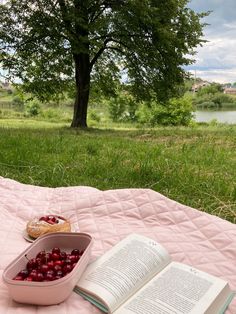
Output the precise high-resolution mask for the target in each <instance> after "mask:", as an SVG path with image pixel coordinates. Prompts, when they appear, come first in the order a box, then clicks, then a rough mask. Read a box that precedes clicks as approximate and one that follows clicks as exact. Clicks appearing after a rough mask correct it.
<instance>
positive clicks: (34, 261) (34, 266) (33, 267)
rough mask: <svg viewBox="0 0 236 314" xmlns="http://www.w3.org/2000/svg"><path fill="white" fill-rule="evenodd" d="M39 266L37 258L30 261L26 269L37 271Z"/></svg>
mask: <svg viewBox="0 0 236 314" xmlns="http://www.w3.org/2000/svg"><path fill="white" fill-rule="evenodd" d="M26 258H27V257H26ZM37 266H38V264H37V261H36V258H31V259H30V260H28V263H27V265H26V268H27V269H35V268H37Z"/></svg>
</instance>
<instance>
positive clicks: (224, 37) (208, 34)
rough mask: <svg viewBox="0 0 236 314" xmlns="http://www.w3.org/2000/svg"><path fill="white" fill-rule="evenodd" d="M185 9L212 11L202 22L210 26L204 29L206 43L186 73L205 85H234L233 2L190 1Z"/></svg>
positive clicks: (235, 8)
mask: <svg viewBox="0 0 236 314" xmlns="http://www.w3.org/2000/svg"><path fill="white" fill-rule="evenodd" d="M188 7H190V8H191V9H193V10H194V11H196V12H205V11H212V12H211V13H210V15H209V16H208V17H206V18H204V20H203V21H204V22H206V23H209V24H210V25H208V26H206V27H205V29H204V39H206V40H208V42H207V43H205V44H204V45H203V47H198V48H197V54H196V55H195V56H194V58H195V60H196V62H195V63H194V64H193V65H191V66H188V67H187V70H189V71H190V72H191V73H193V74H194V73H195V71H196V76H197V77H200V78H202V79H203V80H207V81H209V82H218V83H228V82H229V83H234V82H236V0H190V2H189V4H188Z"/></svg>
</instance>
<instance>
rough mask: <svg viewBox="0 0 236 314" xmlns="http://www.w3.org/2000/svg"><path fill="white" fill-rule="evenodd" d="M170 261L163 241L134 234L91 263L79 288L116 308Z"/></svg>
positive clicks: (111, 307) (113, 308)
mask: <svg viewBox="0 0 236 314" xmlns="http://www.w3.org/2000/svg"><path fill="white" fill-rule="evenodd" d="M169 262H170V256H169V254H168V252H167V251H166V250H165V249H164V248H163V247H162V246H161V245H160V244H158V243H157V242H155V241H154V240H152V239H149V238H146V237H144V236H140V235H136V234H131V235H130V236H128V237H127V238H125V239H124V240H122V241H121V242H119V243H118V244H117V245H115V246H114V247H113V248H112V249H111V250H110V251H108V252H107V253H105V254H104V255H103V256H102V257H101V258H99V259H98V260H96V261H95V262H94V263H92V264H90V265H89V266H88V268H87V270H86V271H85V273H84V275H83V276H82V278H81V279H80V281H79V282H78V284H77V288H76V291H77V292H78V290H81V291H82V292H83V293H84V292H85V293H87V294H89V293H91V295H97V296H98V297H100V298H102V299H103V300H104V303H105V304H107V305H108V307H109V309H110V310H111V311H114V310H115V309H116V308H117V307H119V306H120V304H121V303H123V302H124V301H125V300H127V299H128V298H129V297H130V296H131V295H132V294H133V293H135V292H136V291H137V290H138V289H140V287H142V286H143V285H144V284H145V283H146V282H147V281H149V280H150V279H151V278H152V277H153V276H154V275H155V274H156V273H158V272H159V271H161V269H163V268H164V267H165V266H166V265H167V264H168V263H169Z"/></svg>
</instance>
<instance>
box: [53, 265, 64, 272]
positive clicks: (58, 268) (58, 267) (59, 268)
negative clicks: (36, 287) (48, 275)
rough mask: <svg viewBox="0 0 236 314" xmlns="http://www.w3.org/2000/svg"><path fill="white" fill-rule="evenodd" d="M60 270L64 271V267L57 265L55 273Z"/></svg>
mask: <svg viewBox="0 0 236 314" xmlns="http://www.w3.org/2000/svg"><path fill="white" fill-rule="evenodd" d="M58 270H62V267H61V266H60V265H55V266H54V271H55V272H57V271H58Z"/></svg>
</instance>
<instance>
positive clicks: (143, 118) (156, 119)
mask: <svg viewBox="0 0 236 314" xmlns="http://www.w3.org/2000/svg"><path fill="white" fill-rule="evenodd" d="M149 106H150V108H148V105H147V104H143V105H142V106H141V107H140V109H139V111H138V121H139V122H140V123H148V124H150V125H151V126H155V125H157V124H160V125H189V123H190V122H191V120H192V117H193V114H192V111H193V108H192V101H191V98H189V97H182V98H172V99H171V100H169V101H168V102H167V103H165V104H160V103H156V102H155V101H152V102H151V104H149Z"/></svg>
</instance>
